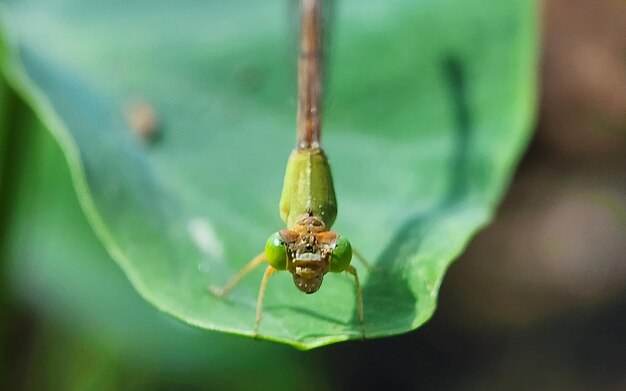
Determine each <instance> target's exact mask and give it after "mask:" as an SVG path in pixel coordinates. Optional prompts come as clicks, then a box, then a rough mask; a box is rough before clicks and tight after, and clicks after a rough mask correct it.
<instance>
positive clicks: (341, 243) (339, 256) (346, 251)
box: [330, 236, 352, 273]
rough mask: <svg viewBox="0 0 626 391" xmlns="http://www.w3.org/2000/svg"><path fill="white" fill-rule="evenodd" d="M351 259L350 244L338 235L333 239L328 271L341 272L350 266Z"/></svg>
mask: <svg viewBox="0 0 626 391" xmlns="http://www.w3.org/2000/svg"><path fill="white" fill-rule="evenodd" d="M351 260H352V246H351V245H350V242H349V241H348V239H346V238H344V237H343V236H340V237H338V238H337V240H336V241H335V248H334V249H333V252H332V254H331V257H330V271H331V272H335V273H338V272H342V271H344V270H346V269H347V268H348V266H350V261H351Z"/></svg>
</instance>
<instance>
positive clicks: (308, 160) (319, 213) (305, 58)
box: [211, 0, 369, 337]
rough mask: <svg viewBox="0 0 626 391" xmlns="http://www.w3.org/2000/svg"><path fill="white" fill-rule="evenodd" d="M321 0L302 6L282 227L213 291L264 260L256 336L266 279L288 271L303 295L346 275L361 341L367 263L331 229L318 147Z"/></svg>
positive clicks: (331, 196) (325, 170)
mask: <svg viewBox="0 0 626 391" xmlns="http://www.w3.org/2000/svg"><path fill="white" fill-rule="evenodd" d="M321 19H322V15H321V4H320V0H302V2H301V39H300V53H299V58H298V112H297V120H296V122H297V125H296V128H297V135H296V139H297V142H296V148H295V150H294V151H293V152H292V153H291V156H290V157H289V160H288V162H287V169H286V173H285V180H284V184H283V191H282V195H281V199H280V216H281V218H282V220H283V221H284V222H285V224H286V225H287V228H286V229H283V230H280V231H278V232H276V233H273V234H272V235H271V236H270V237H269V239H268V240H267V242H266V244H265V251H264V252H262V253H261V254H259V255H258V256H257V257H255V258H254V259H253V260H252V261H251V262H250V263H248V264H247V265H246V266H245V267H244V268H243V269H241V271H239V273H237V274H236V275H235V276H234V277H233V278H232V279H231V280H230V281H229V282H228V283H227V284H226V285H225V286H224V287H222V288H215V287H213V288H211V291H212V292H213V293H214V294H216V295H217V296H224V295H226V294H227V293H228V292H229V291H230V290H232V289H233V288H234V287H235V286H236V285H237V284H238V283H239V282H240V281H241V279H242V278H243V277H245V276H246V275H247V274H249V273H250V272H251V271H253V270H254V269H256V268H257V267H258V266H259V265H261V264H263V263H264V262H267V263H268V264H269V265H268V266H267V267H266V269H265V273H264V274H263V279H262V280H261V287H260V288H259V295H258V299H257V312H256V322H255V328H254V333H255V335H258V329H259V325H260V323H261V316H262V308H263V296H264V294H265V288H266V286H267V283H268V280H269V278H270V276H271V275H272V274H273V273H274V272H276V271H280V270H287V271H289V272H290V273H291V274H292V276H293V281H294V283H295V285H296V287H297V288H298V289H299V290H301V291H302V292H305V293H309V294H310V293H315V292H317V290H318V289H320V287H321V285H322V282H323V280H324V276H325V275H326V274H327V273H329V272H333V273H340V272H347V273H348V274H351V275H352V276H354V281H355V286H356V297H357V309H358V317H359V322H360V324H361V333H362V336H363V337H365V331H364V330H365V328H364V319H363V296H362V293H361V286H360V283H359V277H358V274H357V271H356V269H355V268H354V266H352V265H351V264H350V262H351V260H352V255H353V254H354V255H355V256H357V258H359V259H360V260H361V261H362V262H363V263H364V264H365V265H366V266H368V267H369V265H368V263H367V262H366V261H365V260H364V259H363V258H362V257H361V256H360V255H359V254H358V253H356V252H355V251H353V250H352V246H351V245H350V242H349V241H348V239H346V238H345V237H344V236H343V235H341V234H339V233H337V232H333V231H330V228H331V226H332V225H333V223H334V221H335V218H336V216H337V201H336V199H335V190H334V187H333V180H332V176H331V171H330V166H329V164H328V160H327V158H326V155H325V154H324V151H323V150H322V147H321V145H320V130H321V129H320V119H321V110H320V108H321V107H320V106H321V95H322V94H321V92H322V89H321V79H322V59H321V51H322V27H321Z"/></svg>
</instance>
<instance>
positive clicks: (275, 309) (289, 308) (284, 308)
mask: <svg viewBox="0 0 626 391" xmlns="http://www.w3.org/2000/svg"><path fill="white" fill-rule="evenodd" d="M266 310H267V312H270V310H271V312H272V316H275V317H281V316H280V315H279V314H280V313H281V312H284V313H285V314H287V313H288V312H295V313H298V314H306V315H308V316H310V317H312V318H316V319H320V320H323V321H325V322H328V323H332V324H345V322H344V321H343V320H341V319H339V318H332V317H330V316H327V315H323V314H321V313H319V312H316V311H312V310H310V309H307V308H304V307H299V306H294V305H271V306H267V307H266ZM356 325H357V327H358V321H357V323H356Z"/></svg>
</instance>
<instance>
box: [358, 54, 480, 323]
mask: <svg viewBox="0 0 626 391" xmlns="http://www.w3.org/2000/svg"><path fill="white" fill-rule="evenodd" d="M442 72H443V76H444V78H445V80H446V81H447V84H448V90H449V93H450V101H451V105H452V108H453V114H454V116H455V118H454V123H455V127H454V129H453V132H454V133H453V134H452V137H454V146H453V149H452V152H451V155H450V184H449V188H448V190H447V192H446V194H445V196H444V197H443V198H442V199H441V201H440V202H439V203H437V204H435V205H434V206H433V207H432V208H430V209H428V210H425V211H422V212H420V213H417V214H414V215H413V216H412V217H410V218H409V219H408V220H407V221H406V222H405V223H404V224H403V225H402V226H401V227H400V229H399V230H398V231H397V232H396V234H395V236H394V237H393V239H392V240H391V242H390V243H389V245H388V246H387V247H386V248H385V250H383V252H382V254H381V255H380V257H379V258H378V259H377V260H376V267H377V268H378V269H379V270H380V272H375V273H372V274H371V275H370V278H369V279H368V280H367V282H366V283H365V284H364V286H363V301H364V307H365V323H366V325H365V327H366V330H369V331H370V332H373V333H376V331H377V330H385V324H382V323H379V324H377V323H378V322H385V321H386V320H388V319H390V318H391V317H393V321H394V323H395V324H396V325H397V327H405V328H410V325H411V324H412V322H413V321H414V320H415V316H416V309H417V308H418V306H419V303H418V298H417V297H416V296H415V295H414V293H413V292H412V291H411V289H410V287H409V285H408V281H407V280H406V279H407V278H409V277H408V276H409V275H410V272H409V273H407V272H406V269H407V268H408V267H409V265H408V262H409V259H410V258H411V257H414V256H415V255H416V254H417V253H418V252H419V251H420V247H421V244H422V241H423V239H424V237H425V236H426V234H427V233H428V232H429V231H430V227H431V225H433V224H434V223H435V222H437V221H438V220H439V219H441V218H443V217H445V216H446V215H448V214H449V213H451V212H452V211H453V210H454V209H456V208H458V206H459V205H460V204H461V203H462V202H463V201H464V200H465V198H466V196H467V194H468V191H469V183H468V180H467V177H468V175H467V171H468V168H467V165H468V163H469V159H468V158H469V149H470V132H471V129H472V125H471V119H470V113H469V106H468V100H467V91H466V87H467V86H466V83H465V75H464V73H463V69H462V64H461V61H460V60H459V59H458V58H456V57H453V56H450V57H447V58H445V59H444V61H443V62H442ZM356 316H357V314H356V311H355V313H354V315H353V317H354V319H356ZM368 319H370V320H372V321H373V322H372V323H368Z"/></svg>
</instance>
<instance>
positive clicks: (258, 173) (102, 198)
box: [0, 0, 537, 348]
mask: <svg viewBox="0 0 626 391" xmlns="http://www.w3.org/2000/svg"><path fill="white" fill-rule="evenodd" d="M285 10H286V4H285V2H282V1H264V2H246V1H231V2H202V1H197V2H194V1H183V2H179V3H177V4H176V6H175V7H174V6H173V5H172V4H171V3H170V2H165V1H134V2H132V3H130V4H127V2H97V1H85V0H81V1H78V0H73V1H67V0H66V1H48V2H45V3H44V4H39V3H37V4H36V5H35V4H33V3H32V2H30V1H26V0H21V1H20V0H14V1H11V2H4V3H2V9H1V13H0V15H2V26H3V36H4V37H5V47H4V49H3V50H2V54H1V56H2V58H1V64H2V68H3V71H4V72H5V75H6V76H7V78H8V80H9V81H10V82H11V84H12V85H13V86H14V87H15V88H16V89H17V90H19V91H20V93H21V94H22V96H23V97H24V98H25V99H26V100H27V101H28V102H29V103H30V105H31V106H32V107H33V109H34V110H35V111H36V112H37V113H38V115H39V117H40V118H41V120H42V121H43V122H44V123H45V125H46V126H47V127H48V128H49V130H50V131H51V132H52V134H53V135H54V136H55V138H56V139H57V141H58V142H59V144H60V145H61V147H62V149H63V152H64V154H65V157H66V159H67V162H68V164H69V168H70V171H71V174H72V178H73V181H74V186H75V189H76V192H77V195H78V197H79V200H80V202H81V205H82V207H83V210H84V212H85V213H86V215H87V217H88V219H89V222H90V223H91V226H92V227H93V229H94V230H95V232H96V233H97V235H98V237H99V238H100V240H101V241H102V243H103V244H104V246H105V247H106V249H107V250H108V252H109V254H111V256H112V257H113V259H115V261H117V263H118V264H119V265H120V266H121V267H122V269H123V270H124V272H125V273H126V275H127V276H128V278H129V279H130V281H131V282H132V284H133V285H134V287H135V288H136V289H137V290H138V291H139V293H140V294H141V295H142V296H143V297H144V298H145V299H147V300H148V301H149V302H151V303H152V304H154V305H155V306H157V307H158V308H159V309H161V310H162V311H165V312H167V313H169V314H171V315H173V316H175V317H177V318H180V319H182V320H184V321H186V322H188V323H189V324H192V325H196V326H198V327H202V328H206V329H211V330H220V331H225V332H230V333H237V334H245V335H252V329H253V326H254V318H255V316H254V314H255V307H256V295H257V292H258V286H259V282H260V277H261V270H258V271H256V272H254V273H253V274H251V275H250V276H249V277H248V278H246V279H245V280H244V281H243V282H242V284H241V285H240V286H238V287H237V288H236V289H235V290H234V291H233V292H232V294H231V295H230V296H229V297H228V298H227V299H220V298H217V297H214V296H212V295H211V294H210V293H209V292H208V291H207V287H208V286H209V285H220V284H223V283H225V282H226V281H227V280H228V279H229V278H230V277H231V276H232V275H233V274H234V273H236V272H237V271H238V270H239V268H241V267H242V266H243V265H244V264H245V263H246V262H248V261H249V260H250V259H251V258H252V257H253V256H255V255H257V254H258V253H259V252H261V251H262V249H263V245H264V243H265V240H266V239H267V236H268V235H269V234H270V233H272V232H274V231H276V230H277V229H279V228H281V221H280V219H279V217H278V207H277V204H278V197H279V195H280V190H281V182H282V176H283V170H284V164H285V162H286V159H287V156H288V155H289V153H290V150H291V148H292V147H293V144H294V137H293V134H294V129H293V128H294V126H293V124H294V116H295V115H294V113H295V66H294V63H295V56H296V53H295V44H294V42H295V39H294V37H293V33H292V31H291V28H290V23H289V21H288V20H286V18H285V15H286V12H285ZM535 11H536V10H535V5H534V2H529V1H526V0H511V1H505V2H503V1H500V0H475V1H472V2H470V3H467V2H465V1H461V0H442V1H426V0H423V1H418V2H415V1H409V0H395V1H387V2H372V3H368V4H367V5H365V4H364V3H363V2H360V1H356V0H345V1H342V2H339V3H338V9H337V11H336V17H335V18H334V22H335V25H334V26H333V42H332V44H333V46H332V48H331V50H330V58H331V61H330V64H331V67H330V69H328V73H329V76H330V80H331V81H332V82H331V84H330V85H329V87H328V89H327V92H328V93H327V101H326V104H325V111H324V114H325V117H324V131H325V133H324V145H325V149H326V151H327V154H328V155H329V157H330V160H331V165H332V168H333V174H334V179H335V186H336V191H337V197H338V202H339V215H338V219H337V223H336V225H335V227H334V228H335V229H336V231H338V232H341V233H342V234H343V235H346V236H347V237H348V238H350V241H351V242H352V244H353V246H354V247H355V248H356V249H357V250H359V251H360V252H361V253H363V254H364V255H365V256H366V257H368V258H369V259H371V260H373V261H374V262H375V263H376V265H377V266H378V268H379V269H380V270H381V271H380V272H378V273H373V274H369V273H368V272H367V270H365V269H364V268H362V267H360V266H359V265H358V264H357V265H356V267H357V268H358V270H359V273H360V275H361V277H362V279H363V293H364V302H365V321H366V333H367V337H369V338H373V337H380V336H388V335H393V334H397V333H402V332H406V331H409V330H412V329H414V328H416V327H418V326H419V325H421V324H423V323H424V322H425V321H426V320H427V319H428V318H429V317H430V316H431V315H432V313H433V311H434V309H435V305H436V297H437V292H438V289H439V286H440V284H441V281H442V278H443V275H444V272H445V269H446V268H447V267H448V265H449V264H450V262H451V261H452V260H453V259H454V258H455V257H456V256H458V255H459V253H460V252H461V251H462V250H463V248H464V246H465V245H466V244H467V242H468V240H469V239H470V237H471V236H472V235H473V234H474V233H475V232H476V231H477V230H478V229H479V228H480V227H482V226H484V225H485V224H486V223H487V222H488V221H489V219H490V217H491V215H492V213H493V211H494V209H495V208H496V206H497V204H498V201H499V200H500V198H501V196H502V194H503V192H504V190H505V187H506V185H507V183H508V181H509V179H510V176H511V174H512V172H513V169H514V166H515V164H516V162H517V160H518V158H519V156H520V154H521V152H522V150H523V148H524V146H525V145H526V142H527V139H528V136H529V129H530V126H531V123H532V119H533V114H534V94H535V78H536V64H535V63H536V52H537V43H536V41H537V37H536V34H537V33H536V20H535V19H536V16H535ZM136 99H143V100H145V101H147V102H149V103H150V104H151V105H152V106H153V108H154V111H155V112H156V115H157V118H158V123H159V127H160V130H161V133H162V134H161V137H159V139H158V140H155V142H154V143H153V144H152V145H146V143H144V142H141V140H139V139H138V137H137V136H136V135H135V134H134V133H133V132H132V131H131V130H130V128H129V126H128V125H127V123H126V120H125V118H124V112H125V110H127V109H128V107H129V106H128V105H129V104H131V103H132V102H133V101H134V100H136ZM355 306H356V302H355V293H354V283H353V281H352V279H351V278H350V277H349V276H344V275H331V276H329V277H328V278H326V279H325V283H324V286H323V288H322V289H321V290H320V291H319V292H318V293H316V294H315V295H303V294H302V293H300V292H299V291H298V290H297V289H296V288H295V287H294V286H293V282H292V281H291V278H290V276H289V275H288V274H286V273H279V274H278V275H277V276H276V277H272V280H271V281H270V285H269V286H268V289H267V294H266V299H265V307H264V313H263V322H262V324H261V328H260V333H261V336H262V337H263V338H266V339H271V340H275V341H279V342H285V343H290V344H292V345H295V346H297V347H300V348H311V347H316V346H320V345H324V344H328V343H331V342H337V341H343V340H348V339H356V338H360V328H359V323H358V321H357V318H356V312H355Z"/></svg>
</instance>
